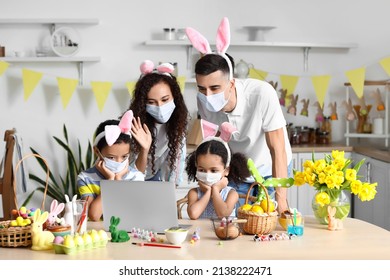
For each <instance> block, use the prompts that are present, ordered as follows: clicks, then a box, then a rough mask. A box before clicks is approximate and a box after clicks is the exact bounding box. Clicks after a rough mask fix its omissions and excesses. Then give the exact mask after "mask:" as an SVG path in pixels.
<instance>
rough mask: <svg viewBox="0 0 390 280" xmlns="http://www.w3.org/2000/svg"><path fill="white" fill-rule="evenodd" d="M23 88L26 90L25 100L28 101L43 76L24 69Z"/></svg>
mask: <svg viewBox="0 0 390 280" xmlns="http://www.w3.org/2000/svg"><path fill="white" fill-rule="evenodd" d="M22 73H23V88H24V100H25V101H26V100H27V99H28V98H29V97H30V95H31V93H32V92H33V91H34V89H35V87H36V86H37V85H38V83H39V81H40V80H41V79H42V76H43V74H42V73H40V72H35V71H32V70H28V69H23V70H22Z"/></svg>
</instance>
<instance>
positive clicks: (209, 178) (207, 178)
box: [196, 171, 222, 186]
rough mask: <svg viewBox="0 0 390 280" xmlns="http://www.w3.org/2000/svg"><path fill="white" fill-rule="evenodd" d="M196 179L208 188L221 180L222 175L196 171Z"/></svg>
mask: <svg viewBox="0 0 390 280" xmlns="http://www.w3.org/2000/svg"><path fill="white" fill-rule="evenodd" d="M196 178H197V179H198V180H199V181H201V182H203V183H205V184H206V185H208V186H211V185H214V184H215V183H217V182H219V181H220V180H221V179H222V173H210V172H200V171H196Z"/></svg>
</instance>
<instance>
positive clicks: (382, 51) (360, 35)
mask: <svg viewBox="0 0 390 280" xmlns="http://www.w3.org/2000/svg"><path fill="white" fill-rule="evenodd" d="M358 3H359V4H358ZM0 7H1V9H0V18H98V19H99V20H100V23H99V25H97V26H75V27H76V28H77V29H78V30H79V32H80V34H81V36H82V39H83V40H82V46H81V51H80V53H79V54H78V55H80V56H82V55H86V56H87V55H88V56H101V62H98V63H87V64H86V65H85V67H84V68H85V72H84V81H85V84H86V85H87V86H84V87H80V88H78V90H77V92H76V93H75V94H74V96H73V98H72V99H71V101H70V103H69V105H68V107H67V108H66V109H63V107H62V104H61V101H60V96H59V93H58V88H57V85H56V80H55V78H56V77H57V76H60V77H67V78H77V68H76V65H75V64H73V63H65V64H51V63H50V64H33V63H31V64H18V63H11V67H10V69H9V70H8V71H7V72H6V73H5V74H4V75H3V76H1V77H0V133H1V135H3V132H4V130H6V129H9V128H12V127H15V128H17V130H18V131H19V132H20V133H21V135H22V137H23V139H24V144H25V148H26V150H28V147H30V146H32V147H34V148H35V149H37V150H38V151H39V152H41V153H42V155H44V156H45V157H46V158H47V159H48V161H49V163H50V164H51V165H52V169H53V170H62V168H63V165H64V164H63V162H64V161H63V155H62V154H60V153H59V152H62V151H61V150H60V149H59V148H58V146H57V145H56V144H54V142H53V141H52V136H53V135H55V136H58V137H62V125H63V124H64V123H65V124H66V125H67V127H68V130H69V136H70V138H71V139H72V140H73V141H74V140H75V139H76V138H79V139H80V141H81V143H83V144H85V143H86V141H87V139H91V137H92V134H93V132H94V130H95V128H96V126H97V125H98V124H99V123H100V122H102V121H104V120H106V119H108V118H116V117H117V116H118V115H119V114H121V113H122V112H123V111H124V110H126V108H127V107H128V105H129V95H128V93H127V90H126V87H125V83H126V82H127V81H132V80H136V79H137V77H138V76H139V70H138V69H139V64H140V62H141V61H142V60H144V59H151V60H153V61H154V62H155V63H157V62H159V61H171V62H173V61H176V62H178V64H179V74H180V75H188V74H189V71H188V70H187V69H186V53H185V48H184V47H152V46H144V45H143V44H142V43H143V42H144V41H146V40H150V39H153V38H157V37H159V36H161V35H162V28H163V27H176V28H181V27H187V26H192V27H194V28H196V29H197V30H199V31H200V32H202V33H203V34H204V35H205V36H206V37H207V38H208V39H209V40H210V41H214V38H215V33H216V28H217V25H218V24H219V22H220V20H221V18H222V17H223V16H227V17H228V18H229V20H230V24H231V33H232V35H231V37H232V41H242V40H246V39H247V37H248V35H247V33H245V32H243V30H242V28H241V27H242V26H249V25H272V26H276V27H277V28H276V29H274V30H272V31H270V32H268V33H266V34H265V37H266V40H268V41H278V42H287V41H290V42H312V43H356V44H358V47H357V48H355V49H351V50H349V51H340V50H337V51H335V50H316V49H313V50H311V51H310V55H309V71H308V72H303V55H302V51H301V50H299V49H272V48H237V47H232V48H230V49H229V50H228V52H229V53H230V54H231V55H233V56H234V57H235V59H236V61H238V60H239V59H241V58H242V59H244V60H245V61H247V62H250V63H252V64H254V66H255V67H256V68H259V69H262V70H266V71H269V72H270V74H269V77H268V78H269V79H270V80H274V81H277V80H278V78H279V75H280V74H286V75H297V76H301V79H300V82H299V83H298V86H297V88H296V93H298V94H299V96H300V99H301V98H310V99H311V104H313V103H314V101H315V94H314V91H313V88H312V85H311V81H310V80H309V78H308V77H309V76H311V75H322V74H329V75H331V76H332V80H331V85H330V91H329V95H328V96H327V98H326V100H325V106H326V107H325V109H324V112H325V113H329V112H330V109H329V108H328V107H327V105H328V104H329V102H330V101H338V112H339V119H340V120H339V121H337V122H334V123H333V140H334V141H343V130H344V127H345V124H344V122H343V118H344V108H343V107H342V106H341V102H342V100H343V98H344V92H345V90H344V88H343V86H342V85H343V83H344V82H345V81H346V78H345V75H344V72H345V71H347V70H351V69H354V68H358V67H362V66H366V67H367V74H366V76H367V78H368V79H375V80H380V79H387V78H388V76H387V75H386V74H385V72H384V71H383V70H382V69H381V67H380V66H379V63H378V61H379V60H380V59H381V58H384V57H387V56H389V55H390V48H389V46H390V44H389V43H390V37H389V36H388V24H387V20H386V18H388V11H389V8H390V2H388V1H386V0H373V1H359V2H357V1H353V0H346V1H336V0H329V1H312V0H296V1H280V0H274V1H264V0H241V1H235V0H219V1H210V0H197V1H180V0H171V1H157V0H151V1H120V0H111V1H102V0H83V1H79V0H78V1H76V0H68V1H62V2H59V1H51V0H42V1H39V0H38V1H29V0H17V1H6V0H1V1H0ZM48 36H49V28H48V26H43V25H34V26H19V27H18V26H16V27H15V26H14V27H12V26H2V25H0V44H1V45H5V46H6V49H7V50H8V51H10V50H24V51H27V52H28V51H34V49H35V47H36V46H37V45H39V44H41V43H42V41H43V40H44V39H45V38H46V39H47V37H48ZM22 67H26V68H28V69H32V70H37V71H42V72H43V73H44V77H43V79H42V81H41V82H40V84H39V85H38V87H37V88H36V89H35V91H34V92H33V94H32V96H31V97H30V98H29V99H28V100H27V101H24V100H23V87H22V83H21V82H22V81H21V69H22ZM90 81H111V82H113V83H114V86H113V91H112V93H111V94H110V96H109V97H108V100H107V103H106V105H105V108H104V110H103V112H99V110H98V108H97V105H96V102H95V100H94V97H93V93H92V91H91V88H90V87H89V86H88V84H89V82H90ZM279 84H280V83H279ZM184 94H185V100H186V101H187V104H188V107H189V109H190V111H191V114H192V115H193V116H195V114H196V102H195V100H196V99H195V94H196V88H195V86H194V85H187V88H186V91H185V93H184ZM301 105H302V104H301V103H299V104H298V112H299V110H300V108H301ZM327 110H328V111H327ZM315 112H316V111H315V108H314V107H313V106H310V111H309V118H305V117H301V116H296V117H294V116H291V115H286V118H287V119H288V121H289V122H292V123H294V125H310V126H314V115H315ZM1 137H2V136H1ZM0 153H2V150H0ZM0 155H1V154H0ZM31 165H33V164H31Z"/></svg>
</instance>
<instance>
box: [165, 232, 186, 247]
mask: <svg viewBox="0 0 390 280" xmlns="http://www.w3.org/2000/svg"><path fill="white" fill-rule="evenodd" d="M164 232H165V237H166V238H167V240H168V242H169V243H172V244H174V245H180V244H181V243H183V242H184V241H185V240H186V238H187V234H188V229H166V230H165V231H164Z"/></svg>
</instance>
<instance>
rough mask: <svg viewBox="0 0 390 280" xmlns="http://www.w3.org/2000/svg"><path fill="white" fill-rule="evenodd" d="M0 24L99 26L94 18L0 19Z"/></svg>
mask: <svg viewBox="0 0 390 280" xmlns="http://www.w3.org/2000/svg"><path fill="white" fill-rule="evenodd" d="M0 24H91V25H97V24H99V20H98V19H96V18H0Z"/></svg>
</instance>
